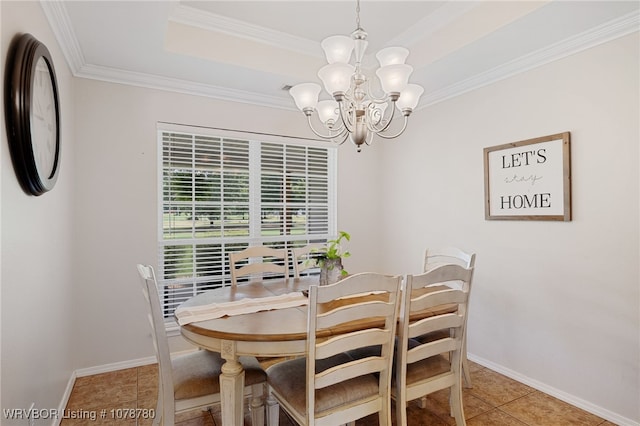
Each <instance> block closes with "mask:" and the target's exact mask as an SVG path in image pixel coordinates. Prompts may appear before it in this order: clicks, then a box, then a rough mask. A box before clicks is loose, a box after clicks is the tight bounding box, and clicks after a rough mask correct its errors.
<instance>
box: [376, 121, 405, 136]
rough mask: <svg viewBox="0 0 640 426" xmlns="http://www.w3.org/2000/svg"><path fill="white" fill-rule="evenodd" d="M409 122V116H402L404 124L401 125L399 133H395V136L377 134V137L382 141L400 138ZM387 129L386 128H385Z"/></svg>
mask: <svg viewBox="0 0 640 426" xmlns="http://www.w3.org/2000/svg"><path fill="white" fill-rule="evenodd" d="M408 122H409V116H408V115H405V116H404V124H403V125H402V129H400V131H399V132H398V133H396V134H395V135H385V134H384V133H378V136H380V137H381V138H383V139H393V138H397V137H398V136H400V135H401V134H402V133H404V130H405V129H406V128H407V123H408ZM387 127H388V126H387Z"/></svg>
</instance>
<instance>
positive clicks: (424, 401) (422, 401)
mask: <svg viewBox="0 0 640 426" xmlns="http://www.w3.org/2000/svg"><path fill="white" fill-rule="evenodd" d="M420 408H421V409H423V410H424V409H425V408H427V397H426V396H423V397H421V398H420Z"/></svg>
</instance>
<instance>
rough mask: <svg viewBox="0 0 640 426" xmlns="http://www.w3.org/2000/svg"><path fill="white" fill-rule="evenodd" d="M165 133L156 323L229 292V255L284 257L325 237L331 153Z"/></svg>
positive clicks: (217, 134)
mask: <svg viewBox="0 0 640 426" xmlns="http://www.w3.org/2000/svg"><path fill="white" fill-rule="evenodd" d="M173 127H175V126H173ZM173 127H172V128H171V129H170V130H168V129H163V128H160V129H159V132H158V137H159V144H160V146H161V155H160V157H161V158H160V169H161V176H160V178H159V180H160V186H161V203H159V204H160V206H159V210H160V211H159V216H160V220H159V222H160V224H161V226H160V230H159V262H158V265H159V273H158V281H159V284H160V286H161V289H160V293H161V298H162V302H163V305H164V314H165V317H168V318H172V317H173V311H174V309H175V308H176V307H177V306H178V305H179V304H180V303H181V302H183V301H184V300H186V299H188V298H189V297H192V296H194V295H196V294H198V293H200V292H202V291H204V290H207V289H210V288H216V287H220V286H226V285H230V283H231V281H230V273H229V253H230V252H232V251H236V250H241V249H243V248H246V247H248V246H250V245H268V246H272V247H276V248H286V249H290V248H293V247H299V246H303V245H306V244H308V243H310V242H320V241H326V240H327V239H328V238H331V237H332V236H334V235H335V233H336V225H335V223H336V220H335V210H336V209H335V199H336V194H335V192H336V191H335V187H336V182H335V180H336V172H335V163H336V158H335V157H336V150H335V148H334V147H331V146H326V145H325V146H319V145H306V144H303V143H301V142H298V141H295V142H291V139H288V140H285V138H278V137H274V136H270V135H265V136H259V137H256V136H255V135H253V134H241V133H239V132H234V133H233V136H231V135H230V133H229V132H225V131H216V130H213V129H204V130H203V129H192V128H186V129H182V128H180V129H178V130H176V129H175V128H173ZM194 130H197V132H196V131H194ZM238 135H240V136H238ZM290 267H291V265H290Z"/></svg>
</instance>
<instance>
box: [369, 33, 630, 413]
mask: <svg viewBox="0 0 640 426" xmlns="http://www.w3.org/2000/svg"><path fill="white" fill-rule="evenodd" d="M638 38H639V37H638V33H637V32H636V33H635V34H633V35H630V36H627V37H624V38H622V39H618V40H615V41H612V42H609V43H607V44H604V45H601V46H598V47H595V48H593V49H590V50H587V51H584V52H582V53H579V54H576V55H574V56H571V57H567V58H565V59H563V60H560V61H558V62H555V63H552V64H549V65H546V66H543V67H540V68H537V69H534V70H532V71H530V72H527V73H525V74H521V75H518V76H515V77H512V78H509V79H507V80H504V81H502V82H499V83H497V84H493V85H491V86H487V87H485V88H482V89H479V90H476V91H473V92H470V93H468V94H465V95H463V96H459V97H457V98H454V99H451V100H449V101H447V102H443V103H441V104H437V105H435V106H433V107H431V108H427V109H425V110H421V111H418V112H417V113H416V116H415V117H413V120H412V122H411V123H410V128H409V130H408V132H407V134H406V136H404V137H403V139H402V141H401V142H399V143H397V144H395V145H387V146H385V148H384V149H383V150H381V151H380V153H381V155H382V156H383V157H385V165H386V166H385V167H384V168H383V169H382V170H384V182H385V187H384V189H383V192H382V194H383V197H381V198H383V199H384V202H383V203H381V208H382V209H384V212H383V223H384V226H381V227H380V228H381V229H385V230H386V234H385V237H384V240H383V245H384V246H385V247H386V248H387V251H388V257H387V263H386V264H385V267H386V268H387V269H388V270H389V271H390V272H398V273H402V272H407V273H409V272H419V270H420V267H421V262H422V259H421V255H422V252H423V250H424V249H425V248H426V247H428V246H434V247H435V246H443V245H456V246H460V247H462V248H464V249H466V250H470V251H475V252H476V253H477V259H476V266H477V267H476V273H475V278H474V287H473V295H472V302H471V303H472V305H471V314H470V315H471V316H470V319H469V352H470V354H471V356H472V357H473V358H476V359H478V360H480V361H483V362H485V363H487V362H488V363H492V364H494V367H499V368H501V369H503V370H505V371H507V372H508V371H511V372H512V373H515V374H516V375H518V376H519V377H520V378H522V379H526V380H529V382H530V383H534V384H537V385H538V386H542V387H546V388H547V390H550V391H555V392H556V394H558V395H560V396H563V394H566V395H564V396H565V397H569V398H571V399H573V401H574V402H579V403H581V404H582V405H583V406H585V407H589V408H591V409H596V410H598V411H600V412H601V413H604V414H608V415H610V417H611V416H616V415H617V416H619V418H616V420H618V421H619V422H620V423H621V424H630V423H629V422H630V421H631V420H633V421H635V422H636V423H635V424H638V422H639V421H640V412H639V404H638V401H639V400H638V397H639V395H640V385H639V380H640V370H639V369H640V340H639V339H640V314H639V309H640V294H639V286H640V278H639V270H638V268H639V259H640V253H639V228H638V224H639V214H638V205H639V197H638V193H639V186H638V180H639V178H638V159H639V158H638V155H639V152H638V146H639V143H640V140H639V139H640V138H639V130H640V124H639V117H640V110H639V106H638V103H639V90H640V88H639V79H640V70H639V69H638V65H639V62H640V60H639V54H638V52H639V43H638ZM563 131H570V132H571V149H572V154H571V160H572V177H573V183H572V196H573V220H572V221H571V222H544V221H485V220H484V187H483V182H484V180H483V179H484V174H483V173H484V171H483V151H482V150H483V148H485V147H489V146H494V145H500V144H504V143H508V142H516V141H519V140H524V139H530V138H535V137H538V136H544V135H550V134H555V133H560V132H563ZM625 418H626V419H625ZM625 422H626V423H625Z"/></svg>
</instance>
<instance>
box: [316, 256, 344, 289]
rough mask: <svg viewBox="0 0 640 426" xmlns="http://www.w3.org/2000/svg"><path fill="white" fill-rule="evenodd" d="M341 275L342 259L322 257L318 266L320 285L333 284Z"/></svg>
mask: <svg viewBox="0 0 640 426" xmlns="http://www.w3.org/2000/svg"><path fill="white" fill-rule="evenodd" d="M341 276H342V259H341V258H337V259H324V261H323V264H322V266H321V267H320V285H327V284H333V283H336V282H338V281H340V278H341Z"/></svg>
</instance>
